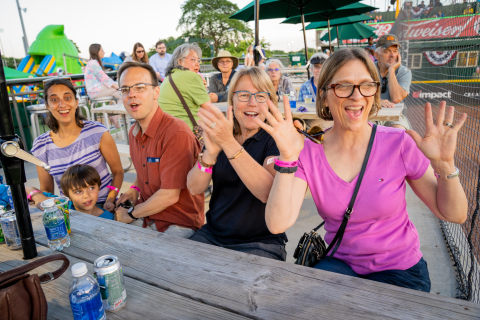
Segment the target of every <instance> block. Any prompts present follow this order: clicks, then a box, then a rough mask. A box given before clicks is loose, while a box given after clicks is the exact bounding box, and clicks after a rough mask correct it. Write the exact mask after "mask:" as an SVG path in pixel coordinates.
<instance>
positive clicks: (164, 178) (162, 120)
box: [129, 107, 205, 232]
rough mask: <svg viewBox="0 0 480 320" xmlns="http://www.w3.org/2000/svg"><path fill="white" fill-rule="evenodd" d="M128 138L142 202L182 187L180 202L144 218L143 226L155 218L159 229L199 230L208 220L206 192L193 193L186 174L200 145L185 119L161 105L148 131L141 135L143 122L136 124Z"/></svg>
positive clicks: (194, 160)
mask: <svg viewBox="0 0 480 320" xmlns="http://www.w3.org/2000/svg"><path fill="white" fill-rule="evenodd" d="M129 139H130V156H131V157H132V162H133V165H134V166H135V170H136V171H137V181H138V184H139V186H138V187H139V188H140V203H142V202H145V201H147V199H149V198H150V197H151V196H152V195H153V194H154V193H155V192H157V191H158V190H160V189H181V191H180V197H179V199H178V202H177V203H175V204H173V205H171V206H170V207H167V208H166V209H165V210H163V211H160V212H158V213H155V214H153V215H151V216H149V217H145V219H144V224H143V227H144V228H145V227H146V224H147V223H148V224H150V223H151V222H152V220H153V222H155V224H156V227H157V230H158V231H160V232H163V231H165V230H166V229H167V228H168V227H169V226H170V225H172V224H174V225H178V226H182V227H186V228H191V229H194V230H197V229H199V228H200V227H201V226H202V225H203V224H204V222H205V213H204V199H205V197H204V194H203V193H202V194H199V195H196V196H192V195H191V194H190V192H189V191H188V189H187V174H188V172H189V171H190V170H191V169H192V168H193V166H194V165H195V163H196V161H197V157H198V154H199V153H200V144H199V142H198V140H197V139H196V138H195V136H194V134H193V133H192V131H191V130H190V128H189V127H188V125H187V124H186V123H185V121H182V120H180V119H177V118H175V117H172V116H171V115H169V114H167V113H165V112H163V111H162V109H160V107H158V110H157V111H156V112H155V115H154V117H153V119H152V121H151V122H150V124H149V125H148V128H147V130H145V133H143V134H142V132H141V128H140V125H139V124H138V123H136V124H135V125H134V126H132V128H131V129H130V133H129Z"/></svg>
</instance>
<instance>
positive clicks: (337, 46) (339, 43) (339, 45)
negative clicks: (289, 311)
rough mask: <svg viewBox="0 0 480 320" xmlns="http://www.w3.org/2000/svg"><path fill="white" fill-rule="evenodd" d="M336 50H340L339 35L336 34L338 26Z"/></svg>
mask: <svg viewBox="0 0 480 320" xmlns="http://www.w3.org/2000/svg"><path fill="white" fill-rule="evenodd" d="M337 44H338V46H337V48H338V49H340V33H338V26H337Z"/></svg>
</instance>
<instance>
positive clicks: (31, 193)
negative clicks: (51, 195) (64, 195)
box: [27, 190, 42, 201]
mask: <svg viewBox="0 0 480 320" xmlns="http://www.w3.org/2000/svg"><path fill="white" fill-rule="evenodd" d="M37 193H42V191H40V190H33V191H32V192H30V193H29V194H28V195H27V199H28V200H29V201H33V200H32V197H33V196H34V195H36V194H37Z"/></svg>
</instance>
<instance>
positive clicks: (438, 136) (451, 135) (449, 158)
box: [406, 101, 467, 165]
mask: <svg viewBox="0 0 480 320" xmlns="http://www.w3.org/2000/svg"><path fill="white" fill-rule="evenodd" d="M446 105H447V103H446V102H445V101H442V102H440V107H439V110H438V116H437V124H434V123H433V115H432V106H431V105H430V103H426V104H425V125H426V131H425V135H424V137H423V138H422V137H421V136H420V135H419V134H418V133H416V132H415V131H413V130H407V131H406V132H407V133H408V134H409V135H410V136H411V137H412V138H413V140H415V143H416V144H417V147H418V149H420V151H422V153H423V154H424V155H425V156H426V157H427V158H428V159H429V160H430V161H431V162H432V165H435V164H436V163H440V162H444V163H450V164H453V157H454V155H455V150H456V147H457V134H458V131H459V130H460V128H461V127H462V125H463V123H464V122H465V120H466V119H467V114H466V113H463V114H462V115H461V116H460V119H459V120H458V121H457V123H454V119H453V115H454V113H455V108H454V107H448V110H447V116H445V109H446ZM447 125H453V127H452V128H450V127H449V126H447Z"/></svg>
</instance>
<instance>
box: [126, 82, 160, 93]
mask: <svg viewBox="0 0 480 320" xmlns="http://www.w3.org/2000/svg"><path fill="white" fill-rule="evenodd" d="M147 86H153V87H156V86H157V85H155V84H151V83H137V84H134V85H133V86H129V87H128V86H124V87H121V88H119V89H118V91H119V92H120V93H121V94H122V96H126V95H128V94H129V93H130V88H133V92H136V93H142V92H144V91H145V90H147Z"/></svg>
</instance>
